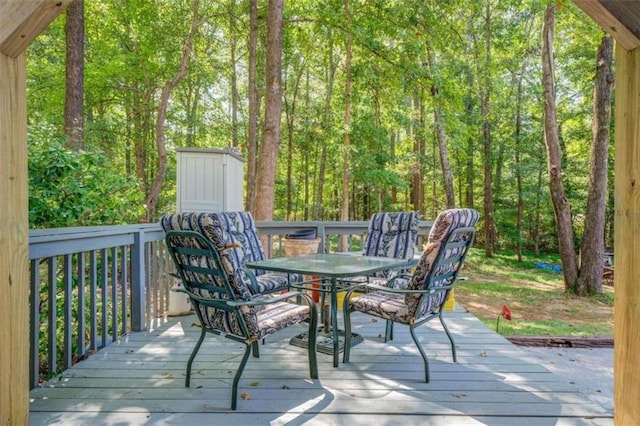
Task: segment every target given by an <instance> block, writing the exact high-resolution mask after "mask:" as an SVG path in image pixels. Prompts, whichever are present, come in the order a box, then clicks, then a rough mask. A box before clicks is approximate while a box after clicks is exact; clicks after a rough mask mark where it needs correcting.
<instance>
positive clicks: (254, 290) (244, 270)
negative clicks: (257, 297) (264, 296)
mask: <svg viewBox="0 0 640 426" xmlns="http://www.w3.org/2000/svg"><path fill="white" fill-rule="evenodd" d="M238 271H239V272H240V275H242V276H244V277H246V278H247V279H248V280H249V284H248V285H249V287H251V290H252V293H253V294H258V293H259V291H258V281H257V280H256V275H255V274H254V273H253V271H250V270H249V269H247V268H245V267H244V266H243V267H240V268H238Z"/></svg>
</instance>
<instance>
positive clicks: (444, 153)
mask: <svg viewBox="0 0 640 426" xmlns="http://www.w3.org/2000/svg"><path fill="white" fill-rule="evenodd" d="M427 50H428V51H429V53H428V59H429V69H430V74H431V80H432V81H433V83H432V86H431V96H432V97H433V101H434V104H435V106H434V109H433V120H434V125H435V127H436V138H437V140H438V151H439V153H440V167H441V168H442V178H443V183H444V193H445V196H446V207H447V209H452V208H454V207H455V206H456V196H455V192H454V189H453V172H452V171H451V162H450V161H449V148H448V143H447V133H446V131H445V129H444V119H443V117H442V109H443V108H442V98H441V97H440V94H439V92H440V88H439V87H438V86H437V84H436V83H435V82H436V81H437V80H438V78H437V76H436V75H435V73H436V68H437V67H436V58H435V56H434V55H433V53H431V52H430V50H431V48H430V46H429V43H427Z"/></svg>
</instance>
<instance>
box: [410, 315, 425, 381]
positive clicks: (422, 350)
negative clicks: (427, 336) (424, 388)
mask: <svg viewBox="0 0 640 426" xmlns="http://www.w3.org/2000/svg"><path fill="white" fill-rule="evenodd" d="M409 331H410V332H411V337H412V338H413V341H414V343H415V344H416V346H417V347H418V351H419V352H420V355H421V356H422V361H424V381H425V382H427V383H429V360H428V359H427V354H426V352H425V351H424V348H423V347H422V345H421V344H420V341H419V340H418V336H416V330H415V327H414V326H413V324H411V325H410V326H409Z"/></svg>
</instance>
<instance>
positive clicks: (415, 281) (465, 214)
mask: <svg viewBox="0 0 640 426" xmlns="http://www.w3.org/2000/svg"><path fill="white" fill-rule="evenodd" d="M479 218H480V214H479V213H478V212H477V211H476V210H473V209H449V210H444V211H443V212H441V213H440V214H439V215H438V217H437V218H436V220H435V222H434V223H433V226H432V227H431V231H430V232H429V238H428V240H427V244H426V247H425V250H424V252H423V253H422V257H421V258H420V260H419V261H418V265H417V266H416V270H415V272H414V273H413V276H412V277H411V281H409V285H408V286H407V288H409V289H417V290H423V289H425V286H426V285H427V283H429V276H430V274H431V273H432V267H433V263H434V262H435V260H436V259H437V257H438V254H439V253H440V248H441V247H442V245H443V244H444V243H445V242H446V240H447V238H448V237H449V234H450V233H451V232H452V231H453V230H454V229H456V228H462V227H467V226H475V225H476V224H477V223H478V219H479ZM449 255H450V254H449ZM445 256H447V254H445ZM447 284H448V283H447V282H436V283H432V284H431V285H432V286H435V287H438V286H442V285H447ZM445 296H446V293H445V292H438V293H435V294H434V295H433V296H429V297H428V298H427V300H426V301H425V303H423V304H422V306H419V305H420V295H418V294H407V295H406V296H405V302H406V303H407V306H408V308H409V312H412V313H413V314H414V315H415V317H416V318H420V317H421V316H423V315H424V314H425V313H427V312H433V311H434V310H435V309H437V308H439V307H440V306H441V305H442V304H443V303H444V302H445V300H444V299H445ZM419 307H420V312H416V311H417V309H418V308H419Z"/></svg>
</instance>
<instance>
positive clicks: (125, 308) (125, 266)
mask: <svg viewBox="0 0 640 426" xmlns="http://www.w3.org/2000/svg"><path fill="white" fill-rule="evenodd" d="M121 252H122V261H121V265H120V282H121V283H122V331H121V333H122V335H123V336H124V335H125V334H127V332H128V330H129V294H128V288H129V287H128V283H129V261H128V254H127V246H122V247H121Z"/></svg>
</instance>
